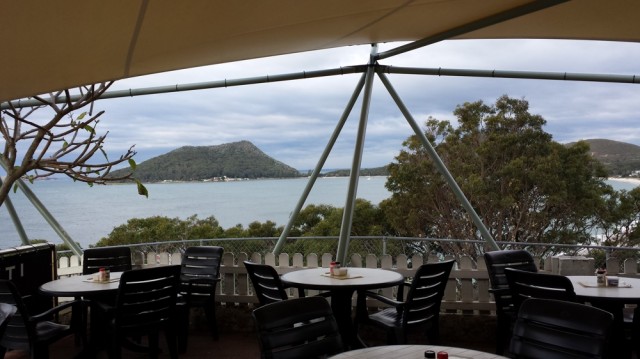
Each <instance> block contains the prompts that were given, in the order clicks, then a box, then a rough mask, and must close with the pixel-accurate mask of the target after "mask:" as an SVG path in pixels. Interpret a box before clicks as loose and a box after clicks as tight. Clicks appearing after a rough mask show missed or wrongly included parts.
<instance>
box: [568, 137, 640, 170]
mask: <svg viewBox="0 0 640 359" xmlns="http://www.w3.org/2000/svg"><path fill="white" fill-rule="evenodd" d="M584 141H585V142H587V143H588V144H589V146H590V147H591V155H592V156H593V157H594V158H596V159H597V160H598V161H600V162H602V164H603V165H604V166H605V167H606V169H607V171H609V175H611V176H629V175H631V174H632V173H633V171H640V146H636V145H634V144H630V143H626V142H618V141H612V140H605V139H599V138H598V139H589V140H584ZM571 144H573V143H569V144H568V145H571Z"/></svg>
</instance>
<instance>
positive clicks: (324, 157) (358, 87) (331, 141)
mask: <svg viewBox="0 0 640 359" xmlns="http://www.w3.org/2000/svg"><path fill="white" fill-rule="evenodd" d="M364 80H365V75H364V74H362V76H360V81H359V82H358V84H357V85H356V88H355V90H354V91H353V94H352V95H351V98H350V99H349V102H348V103H347V106H346V107H345V109H344V111H343V113H342V117H340V121H339V122H338V124H337V125H336V128H335V130H333V134H331V138H330V139H329V142H328V143H327V146H326V147H325V149H324V152H322V155H321V156H320V160H318V163H317V164H316V168H315V169H314V170H313V173H311V177H310V178H309V182H307V186H306V187H305V189H304V192H303V193H302V195H301V196H300V199H299V200H298V203H297V204H296V207H295V208H294V209H293V212H292V214H291V217H289V221H288V222H287V225H286V226H285V227H284V230H283V231H282V234H280V237H279V238H278V242H276V246H275V247H274V248H273V254H275V255H278V254H279V253H280V251H282V247H283V246H284V243H285V242H286V239H287V236H289V232H290V231H291V227H292V226H293V223H294V222H295V220H296V217H298V214H300V210H301V209H302V206H303V205H304V202H305V201H306V200H307V197H309V193H310V192H311V189H312V188H313V185H314V184H315V183H316V179H317V178H318V176H319V175H320V171H322V167H324V163H325V161H326V160H327V158H328V157H329V154H330V153H331V149H332V148H333V145H334V144H335V143H336V140H337V139H338V136H339V135H340V132H341V131H342V128H343V127H344V124H345V122H346V121H347V118H348V117H349V114H350V113H351V110H352V109H353V105H354V104H355V103H356V100H358V96H360V92H362V88H363V87H364Z"/></svg>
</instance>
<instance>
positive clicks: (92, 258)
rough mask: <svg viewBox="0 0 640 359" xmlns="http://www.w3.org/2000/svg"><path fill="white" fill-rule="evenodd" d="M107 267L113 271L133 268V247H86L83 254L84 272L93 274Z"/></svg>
mask: <svg viewBox="0 0 640 359" xmlns="http://www.w3.org/2000/svg"><path fill="white" fill-rule="evenodd" d="M100 268H105V269H108V270H110V271H111V272H124V271H127V270H131V268H132V267H131V248H129V247H97V248H88V249H85V250H84V252H83V254H82V274H85V275H86V274H92V273H96V272H97V271H99V270H100Z"/></svg>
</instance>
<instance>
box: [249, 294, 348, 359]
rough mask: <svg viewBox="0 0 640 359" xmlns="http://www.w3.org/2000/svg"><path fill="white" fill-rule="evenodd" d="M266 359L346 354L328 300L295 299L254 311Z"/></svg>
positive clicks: (319, 298) (262, 350) (313, 298)
mask: <svg viewBox="0 0 640 359" xmlns="http://www.w3.org/2000/svg"><path fill="white" fill-rule="evenodd" d="M253 318H254V320H255V323H256V327H257V332H258V337H259V340H260V349H261V352H262V358H264V359H294V358H324V357H327V356H330V355H333V354H337V353H340V352H342V350H343V344H342V339H341V337H340V332H339V331H338V324H337V323H336V320H335V318H334V316H333V312H332V311H331V306H330V305H329V303H328V302H327V300H326V299H325V298H322V297H306V298H294V299H289V300H285V301H280V302H273V303H270V304H266V305H263V306H261V307H259V308H257V309H255V310H254V311H253Z"/></svg>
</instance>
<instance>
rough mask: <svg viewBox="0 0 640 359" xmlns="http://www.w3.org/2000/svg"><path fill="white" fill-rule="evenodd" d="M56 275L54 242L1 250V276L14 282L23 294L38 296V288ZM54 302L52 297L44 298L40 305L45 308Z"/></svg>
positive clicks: (42, 308)
mask: <svg viewBox="0 0 640 359" xmlns="http://www.w3.org/2000/svg"><path fill="white" fill-rule="evenodd" d="M56 277H57V266H56V247H55V246H54V245H53V244H50V243H38V244H33V245H27V246H20V247H14V248H8V249H2V250H0V278H2V279H9V280H11V281H12V282H14V283H15V284H16V287H18V290H19V291H20V294H22V295H23V296H25V295H33V296H34V297H38V288H39V287H40V286H41V285H42V284H44V283H46V282H49V281H51V280H53V279H56ZM52 303H53V302H52V301H51V298H43V300H42V302H41V303H39V304H38V307H39V309H41V310H44V309H47V308H50V307H51V306H52ZM34 309H35V308H34ZM36 310H37V309H36Z"/></svg>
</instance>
